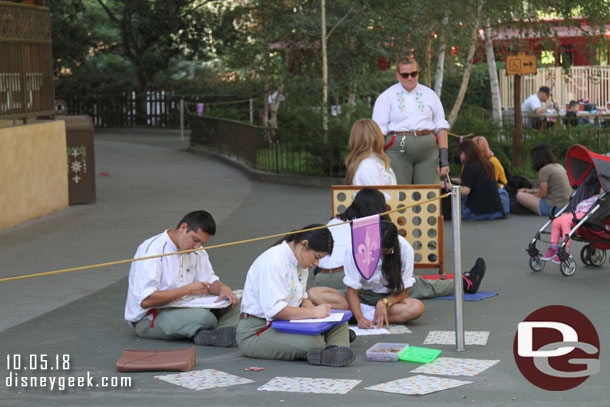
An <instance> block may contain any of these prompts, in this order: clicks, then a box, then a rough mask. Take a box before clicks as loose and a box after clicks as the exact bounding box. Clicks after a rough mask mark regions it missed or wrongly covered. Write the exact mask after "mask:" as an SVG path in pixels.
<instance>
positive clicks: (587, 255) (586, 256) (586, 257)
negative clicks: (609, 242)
mask: <svg viewBox="0 0 610 407" xmlns="http://www.w3.org/2000/svg"><path fill="white" fill-rule="evenodd" d="M592 249H593V247H592V246H591V245H585V246H583V247H582V249H580V260H581V261H582V262H583V264H584V265H585V266H592V265H593V263H591V251H592ZM593 250H594V249H593Z"/></svg>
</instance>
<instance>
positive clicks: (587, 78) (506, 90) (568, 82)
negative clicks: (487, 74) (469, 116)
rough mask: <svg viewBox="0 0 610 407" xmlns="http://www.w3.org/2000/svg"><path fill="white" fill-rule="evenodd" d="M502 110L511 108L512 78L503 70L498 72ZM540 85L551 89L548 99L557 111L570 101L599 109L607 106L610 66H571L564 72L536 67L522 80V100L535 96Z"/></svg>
mask: <svg viewBox="0 0 610 407" xmlns="http://www.w3.org/2000/svg"><path fill="white" fill-rule="evenodd" d="M498 79H499V81H500V97H501V100H502V109H514V105H513V89H514V79H515V77H514V76H513V75H510V76H507V75H506V70H505V69H500V71H499V78H498ZM541 86H548V87H549V88H550V89H551V96H552V98H553V100H555V101H556V102H557V105H558V107H559V108H560V109H562V108H563V109H565V107H566V104H567V103H569V102H570V101H571V100H580V99H584V98H589V99H590V101H591V103H595V104H596V105H597V106H598V107H601V108H607V105H608V104H609V103H610V66H573V67H571V68H570V70H569V72H568V73H566V72H565V71H564V70H563V69H562V68H561V67H556V68H538V72H537V74H536V75H525V76H523V77H522V78H521V100H522V101H524V100H525V99H526V98H527V97H529V96H530V95H532V94H534V93H537V92H538V89H540V87H541Z"/></svg>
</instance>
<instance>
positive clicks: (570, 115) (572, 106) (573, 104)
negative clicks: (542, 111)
mask: <svg viewBox="0 0 610 407" xmlns="http://www.w3.org/2000/svg"><path fill="white" fill-rule="evenodd" d="M579 111H580V103H578V102H577V101H575V100H572V101H570V103H569V104H568V111H567V112H566V115H565V117H564V118H563V123H564V124H565V125H566V127H575V126H580V125H583V124H589V120H588V119H587V118H584V117H578V112H579Z"/></svg>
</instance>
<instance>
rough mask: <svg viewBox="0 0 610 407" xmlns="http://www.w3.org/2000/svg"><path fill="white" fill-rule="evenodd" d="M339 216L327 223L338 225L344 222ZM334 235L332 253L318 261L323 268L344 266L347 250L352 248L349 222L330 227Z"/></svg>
mask: <svg viewBox="0 0 610 407" xmlns="http://www.w3.org/2000/svg"><path fill="white" fill-rule="evenodd" d="M343 222H344V221H342V220H341V219H339V218H332V219H331V220H330V221H329V222H328V223H327V225H336V224H338V223H343ZM328 230H329V231H330V234H331V235H332V236H333V251H332V253H331V254H329V255H327V256H324V257H322V258H321V259H320V261H319V262H318V267H320V268H323V269H335V268H337V267H343V262H344V261H345V252H346V251H348V250H349V251H350V252H351V250H352V228H351V227H350V225H349V223H346V224H344V225H339V226H333V227H332V228H328Z"/></svg>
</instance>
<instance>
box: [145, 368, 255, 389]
mask: <svg viewBox="0 0 610 407" xmlns="http://www.w3.org/2000/svg"><path fill="white" fill-rule="evenodd" d="M155 379H159V380H162V381H164V382H168V383H171V384H175V385H176V386H181V387H186V388H187V389H191V390H205V389H217V388H219V387H228V386H235V385H237V384H247V383H254V380H250V379H246V378H244V377H239V376H235V375H232V374H230V373H226V372H223V371H220V370H215V369H204V370H193V371H190V372H183V373H176V374H168V375H163V376H155Z"/></svg>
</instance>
